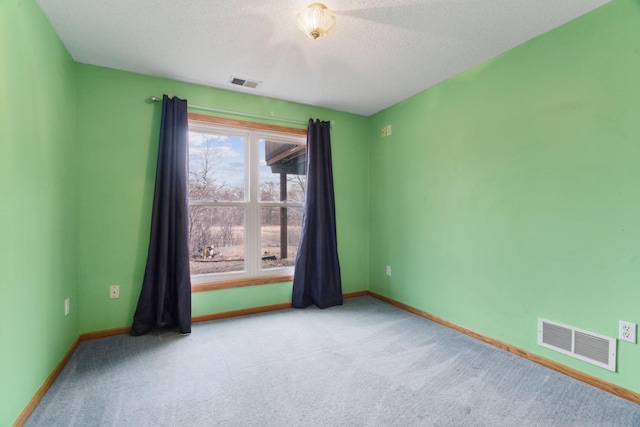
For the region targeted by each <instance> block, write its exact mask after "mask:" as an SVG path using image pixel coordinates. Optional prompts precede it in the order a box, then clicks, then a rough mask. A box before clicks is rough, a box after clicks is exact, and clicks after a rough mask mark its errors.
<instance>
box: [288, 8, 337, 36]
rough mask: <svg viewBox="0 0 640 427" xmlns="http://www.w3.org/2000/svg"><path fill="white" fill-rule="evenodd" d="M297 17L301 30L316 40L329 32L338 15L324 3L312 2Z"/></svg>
mask: <svg viewBox="0 0 640 427" xmlns="http://www.w3.org/2000/svg"><path fill="white" fill-rule="evenodd" d="M297 19H298V27H299V28H300V30H301V31H302V32H303V33H305V34H306V35H307V37H309V38H312V39H314V40H317V39H319V38H320V37H323V36H326V35H327V34H329V33H330V32H331V30H332V29H333V26H334V25H336V17H335V16H333V13H331V11H330V10H329V9H327V6H325V5H323V4H322V3H311V4H310V5H309V6H307V8H306V9H305V10H303V11H302V12H300V13H299V14H298V15H297Z"/></svg>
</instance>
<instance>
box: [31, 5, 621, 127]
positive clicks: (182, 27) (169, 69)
mask: <svg viewBox="0 0 640 427" xmlns="http://www.w3.org/2000/svg"><path fill="white" fill-rule="evenodd" d="M37 1H38V3H39V5H40V6H41V8H42V9H43V11H44V12H45V14H46V15H47V17H48V18H49V20H50V21H51V23H52V25H53V27H54V28H55V30H56V31H57V33H58V35H59V36H60V38H61V39H62V41H63V43H64V44H65V46H66V47H67V49H68V50H69V53H70V54H71V56H72V57H73V58H74V59H75V60H76V61H78V62H82V63H86V64H93V65H99V66H103V67H109V68H115V69H119V70H125V71H133V72H137V73H142V74H147V75H151V76H159V77H167V78H171V79H175V80H180V81H185V82H191V83H198V84H203V85H207V86H212V87H219V88H224V89H229V90H237V91H240V92H246V93H251V94H256V95H263V96H269V97H273V98H279V99H285V100H289V101H297V102H302V103H305V104H311V105H316V106H321V107H328V108H332V109H336V110H340V111H347V112H352V113H358V114H363V115H370V114H373V113H376V112H378V111H380V110H382V109H384V108H386V107H388V106H390V105H393V104H395V103H397V102H399V101H401V100H403V99H405V98H407V97H409V96H411V95H414V94H416V93H418V92H420V91H422V90H424V89H427V88H429V87H431V86H433V85H435V84H437V83H439V82H442V81H444V80H446V79H448V78H450V77H452V76H454V75H456V74H459V73H460V72H462V71H465V70H467V69H469V68H471V67H473V66H474V65H477V64H479V63H481V62H483V61H486V60H488V59H490V58H493V57H495V56H496V55H499V54H501V53H503V52H505V51H507V50H509V49H512V48H513V47H515V46H517V45H519V44H522V43H523V42H525V41H527V40H529V39H531V38H533V37H536V36H538V35H540V34H542V33H544V32H547V31H549V30H551V29H553V28H555V27H558V26H560V25H562V24H564V23H566V22H568V21H570V20H572V19H575V18H577V17H578V16H580V15H583V14H585V13H587V12H589V11H591V10H593V9H595V8H597V7H599V6H602V5H604V4H606V3H608V2H609V1H610V0H422V1H421V0H368V1H365V0H327V1H326V2H325V4H326V5H327V6H328V7H329V9H331V10H333V11H334V13H335V15H336V21H337V22H336V26H335V28H334V30H333V32H332V33H331V34H330V35H329V36H327V37H326V38H323V39H319V40H316V41H314V40H311V39H309V38H307V37H305V36H304V35H303V34H302V33H301V32H300V31H299V30H298V29H297V27H296V23H295V16H296V14H297V13H298V12H299V11H300V10H302V9H303V8H304V7H306V6H307V4H309V3H312V1H311V0H289V1H283V0H265V1H260V2H257V1H255V0H188V1H187V0H134V1H132V0H109V1H98V0H37ZM231 76H238V77H242V78H246V79H251V80H257V81H260V82H262V84H261V85H260V86H259V87H258V88H257V89H248V88H243V87H238V86H234V85H231V84H230V83H229V80H230V77H231ZM150 95H151V94H150ZM178 95H179V94H178Z"/></svg>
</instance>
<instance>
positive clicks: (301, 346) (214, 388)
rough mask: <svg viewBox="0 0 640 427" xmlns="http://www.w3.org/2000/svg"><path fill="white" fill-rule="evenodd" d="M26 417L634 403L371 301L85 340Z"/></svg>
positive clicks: (530, 420)
mask: <svg viewBox="0 0 640 427" xmlns="http://www.w3.org/2000/svg"><path fill="white" fill-rule="evenodd" d="M26 425H27V426H83V427H86V426H136V427H140V426H214V425H215V426H563V427H565V426H580V427H586V426H616V427H618V426H640V406H638V405H635V404H633V403H631V402H628V401H626V400H624V399H621V398H618V397H615V396H613V395H610V394H608V393H606V392H604V391H601V390H598V389H596V388H594V387H591V386H589V385H586V384H584V383H581V382H579V381H576V380H574V379H571V378H569V377H566V376H564V375H561V374H559V373H556V372H554V371H551V370H549V369H546V368H543V367H541V366H539V365H536V364H534V363H531V362H529V361H527V360H524V359H522V358H519V357H517V356H515V355H512V354H510V353H507V352H504V351H502V350H499V349H496V348H494V347H491V346H489V345H487V344H484V343H482V342H479V341H476V340H474V339H472V338H469V337H467V336H465V335H462V334H459V333H457V332H454V331H452V330H449V329H447V328H444V327H442V326H440V325H437V324H435V323H432V322H429V321H427V320H425V319H422V318H420V317H418V316H415V315H412V314H410V313H407V312H404V311H403V310H400V309H398V308H395V307H393V306H390V305H388V304H385V303H383V302H380V301H378V300H375V299H373V298H370V297H362V298H353V299H348V300H345V304H344V305H343V306H341V307H333V308H330V309H326V310H318V309H315V308H308V309H305V310H294V309H292V310H284V311H279V312H272V313H265V314H259V315H252V316H245V317H239V318H234V319H227V320H218V321H214V322H208V323H199V324H195V325H193V331H192V333H191V335H188V336H180V335H178V334H176V333H173V332H168V331H165V332H158V333H154V334H151V335H147V336H143V337H136V338H134V337H130V336H125V335H122V336H115V337H110V338H103V339H99V340H93V341H86V342H82V343H81V344H80V345H79V347H78V349H77V350H76V352H75V353H74V354H73V356H72V357H71V359H70V361H69V363H68V364H67V366H65V368H64V369H63V371H62V372H61V374H60V375H59V377H58V378H57V379H56V381H55V382H54V384H53V385H52V387H51V388H50V389H49V391H48V392H47V394H46V395H45V396H44V398H43V399H42V401H41V402H40V404H39V405H38V407H37V408H36V410H35V411H34V412H33V414H32V415H31V417H30V418H29V420H28V421H27V424H26Z"/></svg>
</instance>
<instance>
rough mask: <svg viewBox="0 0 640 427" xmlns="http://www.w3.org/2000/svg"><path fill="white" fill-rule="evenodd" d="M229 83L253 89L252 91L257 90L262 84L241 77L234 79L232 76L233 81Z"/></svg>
mask: <svg viewBox="0 0 640 427" xmlns="http://www.w3.org/2000/svg"><path fill="white" fill-rule="evenodd" d="M229 82H230V83H231V84H232V85H237V86H243V87H248V88H251V89H255V88H257V87H258V85H259V84H260V83H261V82H258V81H255V80H247V79H241V78H240V77H233V76H231V80H230V81H229Z"/></svg>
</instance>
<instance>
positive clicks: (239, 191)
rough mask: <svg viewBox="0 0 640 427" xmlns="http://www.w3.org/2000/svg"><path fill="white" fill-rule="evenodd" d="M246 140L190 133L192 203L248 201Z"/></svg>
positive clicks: (211, 134) (238, 137)
mask: <svg viewBox="0 0 640 427" xmlns="http://www.w3.org/2000/svg"><path fill="white" fill-rule="evenodd" d="M245 147H246V138H245V137H243V136H237V135H224V134H217V133H206V132H198V131H191V132H189V200H194V201H195V200H207V201H214V200H215V201H225V202H228V201H244V199H245V160H244V159H245Z"/></svg>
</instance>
